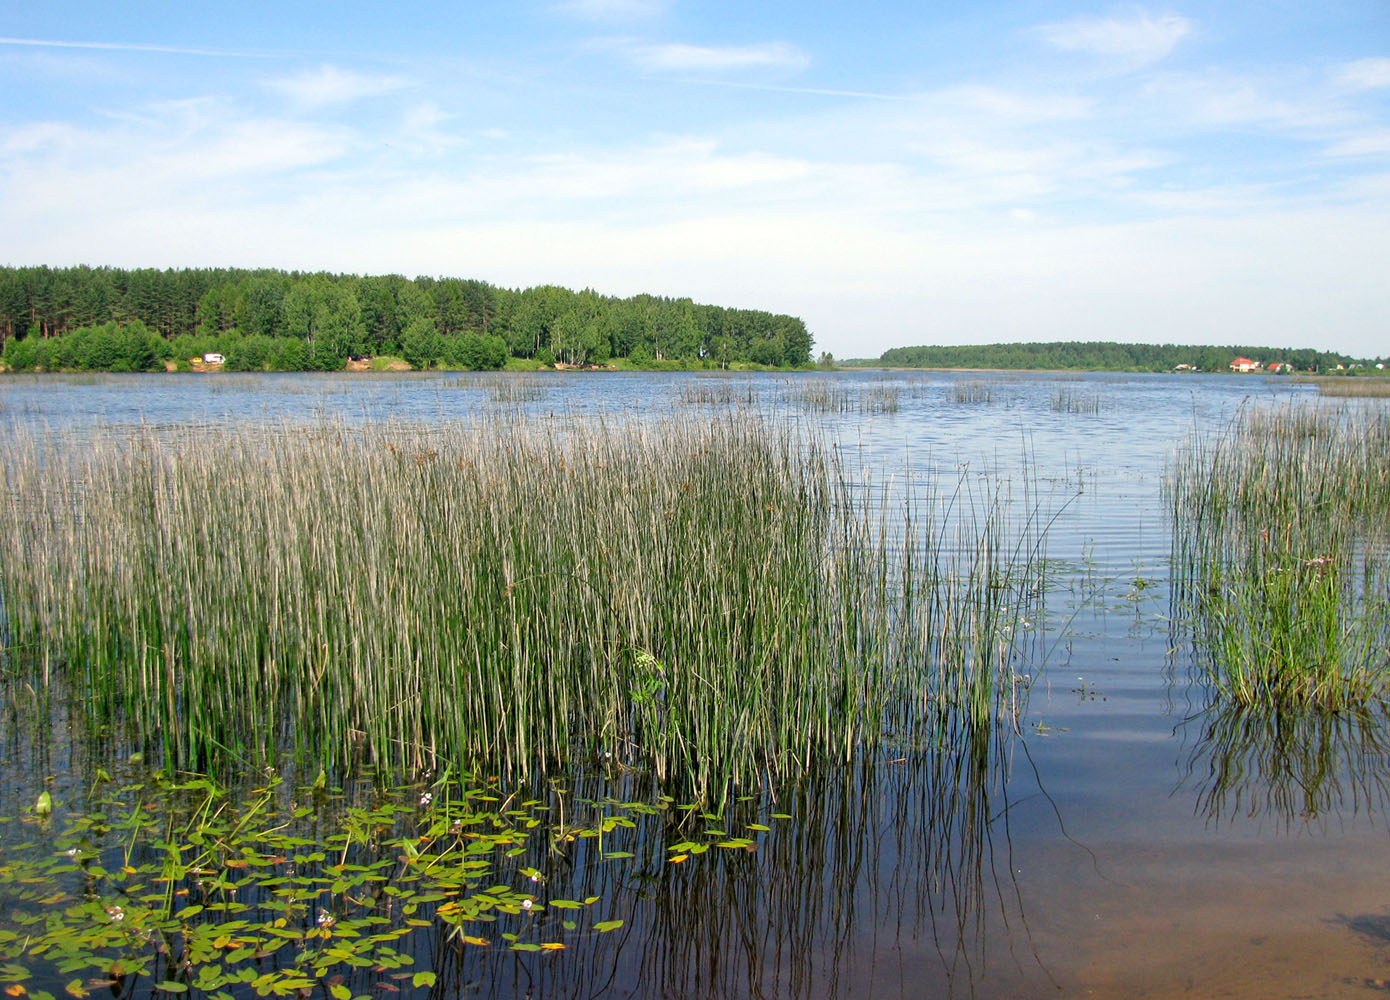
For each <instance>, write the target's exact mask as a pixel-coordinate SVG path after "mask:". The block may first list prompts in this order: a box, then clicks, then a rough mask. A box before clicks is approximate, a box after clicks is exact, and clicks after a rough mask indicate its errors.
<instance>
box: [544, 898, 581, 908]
mask: <svg viewBox="0 0 1390 1000" xmlns="http://www.w3.org/2000/svg"><path fill="white" fill-rule="evenodd" d="M545 905H546V906H553V907H555V908H556V909H557V910H579V909H583V907H584V904H583V903H576V902H575V901H574V900H572V899H552V900H551V901H550V902H548V903H546V904H545Z"/></svg>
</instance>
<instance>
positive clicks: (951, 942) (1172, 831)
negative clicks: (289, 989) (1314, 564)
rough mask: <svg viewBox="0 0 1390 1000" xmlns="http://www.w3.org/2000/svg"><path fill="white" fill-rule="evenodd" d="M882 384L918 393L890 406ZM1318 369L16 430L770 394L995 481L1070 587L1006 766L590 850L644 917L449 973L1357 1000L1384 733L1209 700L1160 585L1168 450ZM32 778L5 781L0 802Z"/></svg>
mask: <svg viewBox="0 0 1390 1000" xmlns="http://www.w3.org/2000/svg"><path fill="white" fill-rule="evenodd" d="M808 385H816V386H825V387H828V388H829V389H830V390H831V392H832V394H838V395H834V396H833V398H835V399H836V400H838V403H837V404H836V407H835V409H834V411H833V412H819V413H817V412H810V411H809V410H808V408H807V406H806V404H805V396H806V392H805V390H806V387H807V386H808ZM499 386H504V387H511V388H502V389H499V388H498V387H499ZM516 386H522V387H524V391H520V392H518V391H515V387H516ZM726 387H727V389H728V390H729V391H728V393H727V394H725V395H726V396H727V397H728V398H730V399H732V400H734V402H733V403H732V404H730V403H729V402H726V401H723V397H722V396H721V393H724V390H725V388H726ZM885 392H888V393H890V394H891V393H894V392H895V393H896V399H897V409H896V411H894V412H873V410H874V406H873V404H872V401H873V400H875V399H878V400H882V399H883V398H884V395H883V394H884V393H885ZM1315 392H1316V390H1315V389H1312V388H1310V387H1306V386H1302V385H1297V384H1291V383H1287V382H1283V381H1280V380H1277V379H1269V380H1266V379H1261V378H1253V377H1223V376H1192V377H1169V376H1122V375H1113V376H1112V375H1096V376H1086V377H1071V376H1067V377H1063V376H1052V375H1033V374H1029V375H973V374H972V375H967V374H922V375H916V374H913V375H897V374H878V373H840V374H835V375H833V376H826V375H800V374H798V375H793V376H786V375H749V376H742V375H740V376H721V377H716V376H705V375H694V374H672V375H665V374H657V375H648V374H626V373H618V374H600V375H566V374H556V375H546V376H544V377H530V376H524V377H521V378H518V377H516V376H510V375H500V374H499V375H488V376H459V375H450V374H441V375H420V376H405V377H402V376H391V377H373V376H289V375H286V376H240V375H223V376H167V377H165V376H159V377H149V378H145V377H139V376H131V377H101V378H90V379H77V378H71V379H70V378H57V377H50V378H24V377H10V378H7V379H4V380H3V381H0V421H4V422H8V423H12V424H17V425H24V426H29V427H37V428H42V429H45V430H46V431H48V432H51V433H54V434H57V435H61V436H64V437H65V438H70V440H71V442H72V446H73V447H80V445H81V441H82V438H83V435H84V434H85V433H86V432H87V431H88V430H90V429H91V428H92V427H94V426H97V425H139V424H143V425H147V426H156V427H157V426H164V425H185V424H189V423H193V424H198V425H206V426H217V425H219V424H222V423H225V422H228V421H245V420H253V421H267V422H271V423H277V424H278V423H286V422H291V423H293V422H301V421H309V420H320V419H330V420H337V421H343V422H346V423H352V422H355V421H364V420H381V419H392V420H398V421H403V422H420V421H422V422H435V421H447V420H456V419H467V418H471V417H474V416H477V415H479V414H483V413H487V412H493V411H495V410H496V409H497V407H498V406H499V405H500V406H502V407H504V409H505V408H519V409H524V410H525V411H526V412H528V413H531V414H533V415H537V416H539V417H542V418H544V419H554V420H556V421H565V420H569V419H573V418H574V417H575V416H576V415H581V414H585V415H593V414H602V415H605V416H606V417H610V418H612V419H650V418H652V417H660V416H663V415H669V414H676V415H692V414H702V413H714V412H721V411H722V410H723V409H725V408H727V406H728V405H747V402H746V401H747V400H748V399H749V398H750V396H751V399H752V400H753V401H754V402H753V405H755V406H757V407H758V408H759V409H761V410H762V411H763V412H766V413H769V414H772V415H774V416H775V417H776V418H777V419H790V420H802V421H807V422H811V423H815V424H817V425H821V426H823V427H824V428H825V433H826V434H827V435H828V436H829V438H830V439H831V440H832V441H833V442H834V443H835V445H836V446H837V447H838V448H839V449H840V452H841V454H842V455H843V456H844V465H845V468H846V470H847V475H849V476H850V477H851V478H852V479H854V480H856V481H859V482H861V483H862V484H863V486H864V487H865V489H868V490H895V489H899V488H903V487H906V486H914V487H915V488H916V489H917V490H918V491H919V492H918V495H919V497H920V495H921V493H920V491H921V490H923V489H934V490H936V491H939V492H940V494H941V495H947V494H951V493H957V494H959V495H964V496H966V497H967V498H968V497H976V498H984V497H988V496H992V495H994V492H995V491H1002V492H1003V493H1004V494H1005V495H1007V496H1008V497H1010V498H1011V502H1012V510H1013V512H1014V516H1015V519H1016V520H1017V519H1024V518H1027V517H1028V516H1030V515H1033V516H1035V517H1036V519H1037V520H1038V522H1039V523H1042V522H1046V523H1048V525H1049V527H1048V531H1047V536H1046V553H1047V558H1048V560H1049V562H1050V563H1051V564H1052V565H1053V567H1054V568H1055V572H1054V575H1053V576H1052V580H1053V582H1054V588H1053V591H1052V593H1051V594H1050V595H1049V600H1048V615H1047V617H1046V620H1045V621H1042V622H1038V623H1035V625H1034V628H1035V635H1034V636H1032V637H1031V638H1032V641H1031V643H1030V648H1032V649H1034V650H1035V651H1036V657H1035V661H1034V662H1033V663H1032V664H1030V667H1031V673H1032V675H1033V684H1032V688H1031V692H1030V694H1029V697H1028V700H1027V705H1026V711H1025V712H1024V714H1023V717H1022V721H1021V724H1020V727H1019V733H1018V734H1017V736H1016V737H1015V738H1013V739H1012V740H1009V741H1006V743H1005V745H1003V746H1001V747H999V748H996V749H995V751H994V752H992V753H989V754H987V755H986V757H985V759H981V758H971V757H970V755H969V754H965V755H963V757H962V758H961V759H959V760H956V761H954V762H951V761H948V762H946V764H945V765H943V762H941V761H935V762H932V763H930V764H928V763H924V762H920V761H916V760H906V759H905V760H876V761H865V762H863V763H862V764H861V765H860V766H859V767H856V768H852V769H846V770H845V771H844V772H843V773H835V774H825V775H814V776H811V777H809V778H808V779H807V781H806V784H805V787H801V788H798V789H795V790H789V791H788V796H789V799H790V800H791V801H792V802H793V803H794V804H793V805H790V806H788V807H787V808H788V809H789V811H791V812H793V814H794V815H796V817H797V822H796V824H795V827H794V829H792V830H788V831H787V832H785V833H778V834H777V835H776V836H773V837H771V838H770V839H769V842H768V844H767V845H766V847H765V849H764V850H762V851H760V852H759V853H758V854H756V855H741V856H740V857H739V858H737V859H732V858H731V859H725V860H721V861H719V862H718V863H717V864H711V865H707V866H706V867H705V868H703V869H701V870H698V871H696V870H691V871H688V872H678V873H672V872H671V871H669V870H663V871H656V872H641V871H638V872H636V873H633V872H631V871H629V872H626V873H613V872H611V871H607V872H606V871H604V870H602V869H600V868H598V867H597V866H595V867H593V868H592V869H590V870H581V871H577V872H576V873H575V874H574V879H575V882H576V889H575V891H574V892H573V895H575V896H579V895H582V894H583V891H587V890H588V889H593V890H594V891H602V892H603V893H605V895H606V896H612V897H614V898H615V899H616V900H617V901H618V903H619V905H620V907H621V909H622V912H623V913H625V914H626V917H627V919H628V927H627V929H626V930H625V931H624V932H623V934H622V935H612V936H611V940H610V939H604V940H603V941H602V942H600V943H597V944H595V945H594V946H593V947H592V948H589V949H587V950H574V951H571V952H565V953H561V954H556V955H553V956H545V957H544V958H543V959H536V958H535V957H534V956H532V957H530V958H517V957H511V956H497V957H493V958H485V957H480V956H476V955H474V956H473V957H470V958H468V959H466V960H461V961H457V962H455V963H454V964H451V965H447V970H448V971H447V973H446V972H444V971H441V977H440V981H439V984H438V985H437V986H436V987H435V993H436V994H437V995H441V996H450V995H469V996H472V995H477V996H498V997H510V996H536V997H546V996H565V997H570V996H573V997H581V996H582V997H628V996H633V997H636V996H643V997H659V996H669V997H742V996H759V997H806V998H821V997H845V998H850V997H865V998H867V997H875V998H877V997H936V996H979V997H1016V996H1057V997H1091V996H1099V997H1173V996H1192V997H1224V996H1231V997H1365V996H1373V995H1379V993H1381V992H1383V991H1385V990H1386V989H1387V988H1390V986H1387V983H1390V878H1387V875H1386V872H1387V862H1390V839H1387V828H1386V823H1385V819H1386V817H1385V813H1384V809H1385V795H1384V792H1385V789H1386V787H1387V779H1390V764H1387V758H1386V755H1385V752H1384V751H1383V749H1382V748H1384V747H1385V746H1386V740H1385V738H1384V737H1383V735H1382V734H1381V732H1380V729H1379V727H1378V726H1376V725H1374V724H1372V723H1370V722H1361V721H1358V720H1355V719H1343V720H1334V721H1333V722H1330V723H1326V722H1325V723H1323V724H1317V723H1315V722H1308V721H1307V720H1296V719H1294V720H1291V719H1282V720H1267V719H1266V720H1260V719H1250V718H1241V717H1232V716H1230V715H1225V716H1223V715H1221V714H1219V713H1217V712H1216V711H1215V710H1214V709H1213V707H1212V705H1211V699H1210V697H1209V694H1208V692H1207V691H1206V690H1205V688H1204V687H1203V686H1202V685H1201V684H1200V683H1198V682H1197V681H1196V679H1195V678H1194V676H1193V671H1192V657H1191V654H1190V652H1189V651H1188V649H1187V646H1186V644H1185V642H1184V641H1183V639H1182V638H1181V637H1180V635H1179V633H1178V632H1177V631H1175V629H1174V627H1173V623H1172V622H1171V621H1170V608H1169V604H1168V572H1169V571H1168V566H1167V560H1168V554H1169V551H1168V546H1169V534H1168V525H1167V519H1166V515H1165V513H1164V507H1163V503H1162V500H1161V481H1162V475H1163V469H1164V464H1165V462H1166V460H1167V459H1168V457H1169V456H1170V455H1171V454H1172V453H1173V451H1174V450H1175V449H1177V448H1180V447H1182V446H1183V442H1184V440H1185V438H1186V437H1187V435H1188V434H1189V433H1190V432H1191V431H1192V429H1193V428H1194V427H1198V428H1202V429H1204V430H1207V431H1214V430H1219V429H1220V428H1221V427H1222V426H1224V425H1225V423H1226V422H1227V421H1228V420H1229V419H1230V418H1231V417H1232V416H1233V415H1234V414H1235V413H1236V412H1237V410H1238V409H1239V408H1240V407H1241V406H1261V405H1281V404H1282V403H1284V402H1287V401H1289V400H1290V399H1298V398H1308V399H1310V400H1311V399H1312V398H1313V397H1314V394H1315ZM499 398H502V399H503V400H504V401H503V402H502V403H499V402H498V399H499ZM1068 401H1070V402H1068ZM1073 410H1077V411H1079V412H1072V411H1073ZM956 509H959V507H957V508H956ZM5 752H6V753H7V754H8V755H9V756H10V758H11V760H12V761H18V760H19V759H20V758H22V757H24V755H25V753H26V752H27V751H26V750H25V748H24V747H22V746H20V745H19V743H17V742H11V743H10V745H8V746H7V747H6V750H5ZM49 763H50V765H51V767H52V768H53V769H54V770H59V769H61V766H62V764H61V761H58V762H49ZM23 794H25V793H23V792H22V791H20V792H16V791H14V790H13V789H6V790H5V791H4V792H3V793H0V805H2V806H4V809H3V810H0V811H5V812H9V813H13V812H15V811H17V810H18V807H19V805H21V804H27V803H22V802H20V801H19V798H18V797H19V796H22V795H23ZM581 867H582V866H581ZM669 868H670V866H667V869H669ZM579 886H583V887H584V889H583V891H581V889H580V888H578V887H579ZM417 960H418V962H419V963H420V967H429V964H430V963H431V962H432V961H433V960H434V959H433V957H432V956H430V955H428V954H425V955H419V956H417ZM446 964H447V963H446ZM435 967H436V968H441V969H443V968H444V966H443V965H436V966H435ZM418 992H419V995H424V991H418Z"/></svg>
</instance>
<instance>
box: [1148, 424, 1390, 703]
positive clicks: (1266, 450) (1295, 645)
mask: <svg viewBox="0 0 1390 1000" xmlns="http://www.w3.org/2000/svg"><path fill="white" fill-rule="evenodd" d="M1166 492H1167V495H1168V500H1169V504H1170V510H1171V513H1172V516H1173V565H1174V578H1175V584H1176V586H1175V594H1176V597H1177V599H1178V600H1179V601H1180V602H1181V604H1182V607H1181V611H1182V612H1183V613H1184V614H1186V615H1189V616H1190V618H1191V622H1192V624H1193V628H1194V634H1195V636H1196V638H1197V640H1198V642H1199V651H1200V653H1201V656H1202V658H1203V660H1204V661H1205V662H1206V663H1207V664H1208V665H1209V666H1210V669H1211V679H1212V681H1213V683H1214V684H1215V686H1216V688H1217V689H1218V690H1219V691H1220V692H1221V693H1223V694H1224V695H1226V696H1227V697H1229V698H1231V699H1233V700H1234V701H1236V702H1238V703H1241V704H1247V705H1270V706H1291V705H1301V706H1308V707H1316V708H1325V709H1333V710H1339V709H1342V708H1346V707H1349V706H1354V705H1361V704H1366V703H1369V702H1372V701H1375V700H1379V699H1383V698H1384V696H1385V694H1386V693H1387V690H1390V600H1388V599H1387V593H1390V573H1388V572H1387V570H1390V546H1388V545H1387V542H1390V539H1387V535H1386V531H1385V525H1386V517H1387V515H1390V414H1387V413H1386V412H1384V411H1370V410H1361V411H1354V412H1353V411H1344V410H1328V409H1323V408H1316V407H1294V406H1289V407H1284V408H1282V409H1277V410H1267V409H1252V410H1247V411H1244V412H1242V414H1241V415H1240V417H1239V418H1238V419H1237V420H1236V421H1235V423H1234V424H1233V425H1232V426H1231V427H1230V428H1229V429H1228V430H1227V431H1226V432H1225V433H1224V434H1222V435H1221V436H1220V437H1217V438H1214V439H1204V438H1197V437H1194V439H1193V440H1192V441H1191V442H1190V444H1189V446H1188V447H1187V449H1186V450H1184V451H1183V452H1182V453H1181V454H1180V455H1179V456H1178V457H1177V458H1176V459H1175V460H1174V461H1173V463H1172V465H1171V467H1170V469H1169V472H1168V477H1167V482H1166Z"/></svg>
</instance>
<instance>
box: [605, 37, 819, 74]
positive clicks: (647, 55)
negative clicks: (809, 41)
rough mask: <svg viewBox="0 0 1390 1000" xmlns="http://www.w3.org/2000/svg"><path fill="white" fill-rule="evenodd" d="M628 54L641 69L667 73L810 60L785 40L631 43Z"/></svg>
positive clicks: (786, 66)
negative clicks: (752, 42) (717, 42)
mask: <svg viewBox="0 0 1390 1000" xmlns="http://www.w3.org/2000/svg"><path fill="white" fill-rule="evenodd" d="M628 52H629V55H631V57H632V58H633V60H634V61H636V63H637V64H638V65H639V66H641V67H642V68H643V69H647V70H657V71H669V72H709V73H720V72H726V71H729V70H744V69H782V70H800V69H805V68H806V67H807V66H808V65H810V62H811V59H810V56H808V55H807V54H806V53H805V52H804V51H803V50H801V49H799V48H797V47H796V46H795V45H792V44H790V43H788V42H762V43H759V44H755V45H724V46H714V45H685V44H679V43H675V44H670V45H634V46H631V47H630V48H629V50H628Z"/></svg>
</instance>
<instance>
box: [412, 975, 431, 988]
mask: <svg viewBox="0 0 1390 1000" xmlns="http://www.w3.org/2000/svg"><path fill="white" fill-rule="evenodd" d="M434 980H435V975H434V973H433V972H417V973H415V975H414V976H413V977H412V978H411V980H410V985H411V986H433V985H434Z"/></svg>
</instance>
